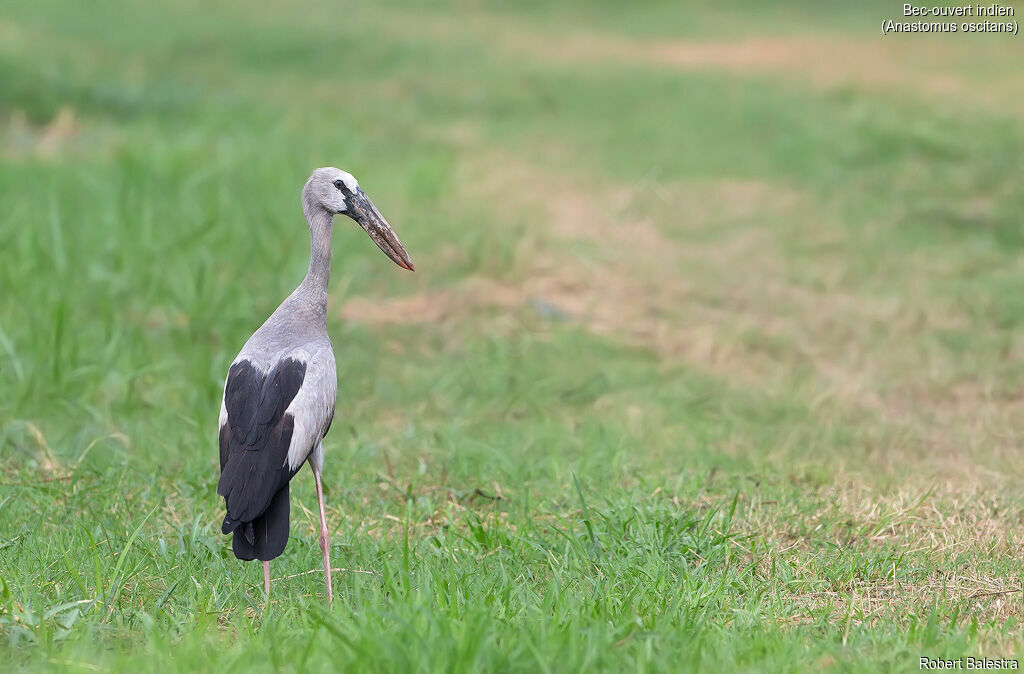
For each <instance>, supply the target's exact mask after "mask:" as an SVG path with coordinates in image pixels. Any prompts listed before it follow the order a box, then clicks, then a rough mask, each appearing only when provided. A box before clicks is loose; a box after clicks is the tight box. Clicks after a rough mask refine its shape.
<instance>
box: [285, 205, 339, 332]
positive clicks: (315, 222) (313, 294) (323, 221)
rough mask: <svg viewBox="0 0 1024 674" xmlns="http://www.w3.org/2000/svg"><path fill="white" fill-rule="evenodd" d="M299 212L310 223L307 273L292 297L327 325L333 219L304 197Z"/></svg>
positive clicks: (332, 216) (329, 214)
mask: <svg viewBox="0 0 1024 674" xmlns="http://www.w3.org/2000/svg"><path fill="white" fill-rule="evenodd" d="M302 212H303V213H305V215H306V221H307V222H308V223H309V238H310V255H309V271H307V272H306V278H304V279H302V283H301V284H299V287H298V288H296V289H295V293H294V294H295V296H296V297H297V298H298V299H301V300H303V301H305V302H306V303H308V304H309V306H310V308H311V309H312V310H313V313H314V315H315V316H316V317H317V319H319V322H320V323H321V324H323V325H326V324H327V285H328V284H329V283H330V280H331V222H332V220H333V219H334V215H333V214H331V213H329V212H327V211H326V210H325V209H324V208H323V206H320V205H319V204H315V203H313V202H312V200H310V199H307V198H305V195H303V199H302Z"/></svg>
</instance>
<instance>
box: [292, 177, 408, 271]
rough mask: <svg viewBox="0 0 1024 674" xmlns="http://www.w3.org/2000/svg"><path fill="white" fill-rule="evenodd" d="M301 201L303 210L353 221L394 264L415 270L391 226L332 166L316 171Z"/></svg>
mask: <svg viewBox="0 0 1024 674" xmlns="http://www.w3.org/2000/svg"><path fill="white" fill-rule="evenodd" d="M302 201H303V207H304V208H307V209H308V208H310V207H312V208H319V209H323V210H324V211H326V212H328V213H330V214H331V215H336V214H339V213H340V214H344V215H347V216H348V217H350V218H352V219H353V220H355V221H356V222H357V223H358V224H359V226H360V227H362V228H363V231H365V232H366V233H367V234H369V235H370V238H371V239H373V242H374V243H375V244H377V247H378V248H380V249H381V250H382V251H384V254H385V255H387V256H388V257H390V258H391V259H392V260H393V261H394V262H395V264H397V265H398V266H399V267H402V268H403V269H408V270H409V271H413V270H414V269H415V267H413V264H412V260H411V259H409V254H408V253H407V252H405V247H404V246H402V242H401V241H399V240H398V237H397V236H395V232H394V230H393V229H391V225H389V224H388V221H387V220H385V219H384V216H383V215H381V214H380V211H378V210H377V207H376V206H374V205H373V202H372V201H370V197H368V196H366V192H364V191H363V189H362V188H361V187H359V183H358V182H357V181H356V179H355V177H354V176H353V175H352V174H351V173H347V172H345V171H342V170H341V169H337V168H334V167H333V166H328V167H325V168H318V169H316V170H315V171H313V174H312V175H310V176H309V180H307V181H306V187H305V188H304V189H303V190H302Z"/></svg>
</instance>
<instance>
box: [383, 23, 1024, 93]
mask: <svg viewBox="0 0 1024 674" xmlns="http://www.w3.org/2000/svg"><path fill="white" fill-rule="evenodd" d="M392 19H393V20H389V21H388V22H387V25H388V27H389V30H391V31H393V32H394V33H397V34H399V35H401V36H403V37H405V38H408V39H424V36H430V38H431V39H445V40H452V39H464V38H465V36H466V33H467V31H466V28H467V26H469V27H471V28H472V33H473V34H474V35H486V40H487V44H488V47H489V48H494V47H497V48H499V49H502V50H503V51H505V52H507V53H508V54H510V55H512V56H514V57H515V58H516V59H519V60H522V59H528V60H531V61H534V62H541V63H543V64H546V65H549V64H552V63H559V64H563V65H569V66H584V65H585V66H592V65H601V64H608V63H612V64H622V65H629V66H642V67H650V68H659V69H672V70H715V71H723V72H728V73H733V74H737V75H753V76H763V75H767V76H771V77H780V78H783V79H788V80H792V81H794V82H797V83H800V84H807V83H810V84H812V85H815V86H818V87H825V88H833V87H844V86H854V87H857V88H862V89H867V90H873V91H879V90H881V91H890V92H891V91H898V92H912V93H917V94H919V95H922V96H926V97H928V98H931V99H936V100H943V101H945V102H949V101H951V100H968V101H970V103H971V105H975V106H976V105H978V104H983V105H985V106H987V107H989V108H991V109H993V110H999V111H1007V110H1010V111H1015V112H1017V113H1024V75H1022V74H1021V72H1020V71H1019V69H1016V70H1015V69H1012V68H1005V67H1001V68H997V69H993V68H991V67H985V66H986V64H992V63H998V64H1001V63H1005V62H1006V59H1007V58H1010V54H1016V58H1017V59H1018V60H1020V58H1021V57H1024V45H1022V43H1020V42H1019V41H1018V40H1015V39H1013V38H1012V37H1010V38H1007V37H1006V36H998V37H995V36H988V39H986V38H985V37H982V38H980V39H979V40H976V41H971V40H969V39H968V41H966V42H964V41H963V39H962V38H961V39H960V40H959V41H957V42H953V41H951V40H943V41H941V42H940V41H937V40H936V39H935V38H934V36H924V37H921V36H898V37H895V38H894V37H883V36H880V35H871V36H870V37H869V36H863V37H849V36H844V35H838V34H832V35H819V34H815V35H807V34H791V35H753V36H748V37H742V38H729V39H723V40H714V39H707V40H682V39H678V40H666V39H647V40H645V39H640V38H631V37H628V36H625V35H620V34H614V33H609V32H599V31H596V30H592V29H588V28H583V27H581V26H580V25H579V24H577V23H574V24H573V25H572V26H538V25H535V24H533V23H527V22H524V21H523V20H521V19H519V18H517V17H514V16H509V15H498V14H494V13H486V12H482V11H477V12H471V13H466V14H463V15H460V16H459V20H458V23H454V22H452V20H451V18H449V17H443V16H438V15H433V14H432V15H424V16H419V15H418V16H416V17H415V18H414V20H411V19H410V17H409V16H407V15H402V16H397V15H396V16H393V17H392Z"/></svg>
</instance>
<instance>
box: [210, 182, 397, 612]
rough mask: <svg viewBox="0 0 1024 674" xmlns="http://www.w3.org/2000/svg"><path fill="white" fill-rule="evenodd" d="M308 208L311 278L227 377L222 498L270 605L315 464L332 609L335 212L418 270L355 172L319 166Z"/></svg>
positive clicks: (243, 556)
mask: <svg viewBox="0 0 1024 674" xmlns="http://www.w3.org/2000/svg"><path fill="white" fill-rule="evenodd" d="M302 211H303V214H304V215H305V216H306V222H307V224H308V225H309V234H310V249H311V250H310V260H309V269H308V271H307V272H306V276H305V278H303V279H302V282H301V283H300V284H299V286H298V287H297V288H296V289H295V291H294V292H292V294H290V295H289V296H288V297H287V298H286V299H285V300H284V301H283V302H281V304H280V305H279V306H278V307H277V309H276V310H275V311H274V312H273V313H272V314H271V315H270V317H269V318H268V319H267V320H266V322H264V323H263V325H262V326H261V327H260V328H259V329H258V330H256V332H254V333H253V334H252V336H251V337H249V339H248V340H247V341H246V342H245V345H244V346H243V347H242V350H241V351H239V353H238V355H237V356H236V357H235V359H234V361H233V362H232V363H231V366H230V368H229V369H228V373H227V377H226V378H225V380H224V392H223V397H222V399H221V407H220V425H219V433H218V444H219V446H220V479H219V480H218V482H217V494H218V495H220V496H222V497H223V498H224V505H225V510H226V512H225V515H224V521H223V523H222V524H221V531H222V532H223V533H224V534H225V535H227V534H231V535H232V536H233V539H232V549H233V551H234V554H235V556H236V557H237V558H238V559H240V560H243V561H251V560H253V559H259V560H261V561H262V562H263V589H264V593H265V595H266V597H267V600H268V601H269V598H270V561H271V560H272V559H275V558H276V557H278V556H280V555H281V553H282V552H283V551H284V548H285V545H286V544H287V543H288V530H289V522H288V515H289V509H290V503H289V498H288V486H289V483H290V481H291V479H292V478H293V477H295V475H296V474H297V473H298V472H299V469H300V468H301V467H302V465H303V464H304V463H308V464H309V467H310V470H311V472H312V473H313V480H314V483H315V485H316V498H317V504H318V506H319V509H320V552H321V555H322V557H323V564H324V576H325V580H326V585H327V599H328V601H329V602H331V603H333V601H334V589H333V586H332V582H331V559H330V545H331V544H330V531H329V528H328V526H327V516H326V514H325V510H324V495H323V482H322V479H321V474H322V471H323V464H324V448H323V439H324V436H326V435H327V432H328V430H329V429H330V427H331V422H332V421H333V420H334V407H335V401H336V395H337V387H338V379H337V369H336V364H335V357H334V349H333V346H332V344H331V340H330V338H329V337H328V335H327V292H328V282H329V280H330V272H331V234H332V230H333V227H334V216H335V215H345V216H348V217H349V218H351V219H352V220H354V221H355V222H356V223H357V224H358V225H359V226H360V227H361V228H362V229H363V230H364V231H365V232H366V233H367V234H368V235H369V236H370V238H371V239H372V240H373V242H374V243H376V244H377V246H378V247H379V248H380V249H381V250H382V251H384V253H385V254H386V255H387V256H388V257H389V258H391V260H392V261H394V262H395V263H396V264H397V265H398V266H399V267H402V268H403V269H407V270H409V271H414V270H415V267H414V266H413V263H412V260H411V259H410V258H409V254H408V253H407V252H406V250H405V248H404V247H403V246H402V243H401V242H400V241H399V240H398V237H397V236H396V235H395V232H394V230H393V229H392V228H391V225H390V224H388V221H387V220H385V219H384V216H383V215H381V213H380V211H379V210H377V207H376V206H375V205H374V204H373V202H372V201H371V200H370V198H369V197H368V196H367V195H366V192H364V191H363V189H362V188H361V187H360V186H359V183H358V182H357V181H356V179H355V177H353V176H352V174H351V173H348V172H346V171H342V170H341V169H338V168H334V167H324V168H318V169H316V170H314V171H313V173H312V174H311V175H310V176H309V180H307V181H306V184H305V186H304V187H303V189H302Z"/></svg>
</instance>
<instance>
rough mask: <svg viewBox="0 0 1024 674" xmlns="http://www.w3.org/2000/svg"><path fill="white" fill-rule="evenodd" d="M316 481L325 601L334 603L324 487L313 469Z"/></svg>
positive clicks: (316, 471) (318, 472)
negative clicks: (324, 579) (325, 589)
mask: <svg viewBox="0 0 1024 674" xmlns="http://www.w3.org/2000/svg"><path fill="white" fill-rule="evenodd" d="M313 479H314V480H315V481H316V500H317V503H319V504H320V552H321V553H322V554H323V556H324V578H326V580H327V601H328V602H330V603H332V604H333V603H334V587H333V586H332V584H331V534H330V531H329V530H328V529H327V514H326V513H325V512H324V488H323V484H322V483H321V482H320V471H319V470H314V471H313Z"/></svg>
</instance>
